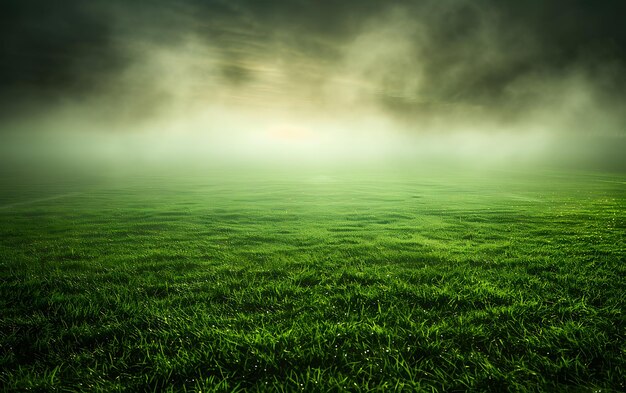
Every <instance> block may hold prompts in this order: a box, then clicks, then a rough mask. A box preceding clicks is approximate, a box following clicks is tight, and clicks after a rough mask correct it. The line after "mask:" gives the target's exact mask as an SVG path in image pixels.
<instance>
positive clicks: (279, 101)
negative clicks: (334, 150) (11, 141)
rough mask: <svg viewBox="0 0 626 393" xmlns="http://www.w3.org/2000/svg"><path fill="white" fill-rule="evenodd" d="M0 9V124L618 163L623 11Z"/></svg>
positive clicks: (14, 5) (275, 5)
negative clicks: (284, 135)
mask: <svg viewBox="0 0 626 393" xmlns="http://www.w3.org/2000/svg"><path fill="white" fill-rule="evenodd" d="M2 7H3V10H2V12H1V13H0V14H1V17H0V18H1V20H0V25H1V26H2V27H1V29H2V31H1V36H2V47H1V49H0V59H1V60H0V86H1V87H0V89H1V90H0V103H1V105H2V112H1V113H0V114H1V115H2V117H3V119H4V120H3V121H4V122H6V123H7V124H8V122H9V121H19V119H20V118H32V117H33V116H34V115H35V114H37V116H41V119H44V120H42V122H43V121H47V122H49V121H50V119H51V118H54V119H58V118H59V116H60V117H61V118H68V117H76V118H83V119H88V120H89V121H90V122H91V123H98V122H102V123H103V126H102V127H101V128H103V129H104V128H109V129H112V130H113V129H118V130H119V129H121V128H129V129H130V128H133V126H134V125H140V124H145V123H146V122H148V123H152V124H154V123H159V124H161V125H163V126H162V128H164V129H166V128H167V124H171V123H174V122H179V119H184V121H183V123H185V122H187V123H189V124H187V125H188V126H189V127H191V126H193V127H198V121H196V120H193V121H192V120H190V119H197V118H198V116H200V117H201V119H202V121H204V122H206V124H207V126H206V128H207V129H208V128H211V127H212V126H210V123H211V122H213V123H215V124H217V123H219V124H226V125H228V124H230V125H231V126H232V127H235V128H237V127H239V128H245V126H244V125H242V124H238V123H237V118H239V117H240V116H238V113H248V114H249V113H254V115H253V116H252V117H251V118H250V119H249V120H250V121H251V122H255V121H258V119H259V118H260V117H262V118H267V117H272V116H274V117H276V116H278V117H281V119H283V120H281V121H285V122H287V123H289V125H288V127H287V128H289V129H293V126H292V125H291V124H292V123H294V122H296V123H297V122H298V121H295V120H293V119H294V118H295V117H298V118H300V119H304V123H306V122H307V121H309V122H310V121H312V120H310V119H316V120H315V121H318V122H319V121H323V122H324V124H325V126H328V125H329V124H332V123H333V122H334V120H335V119H339V120H337V122H335V123H337V124H349V123H350V121H352V120H351V119H355V118H356V119H361V120H362V121H363V123H368V124H370V125H371V124H373V125H380V128H381V129H386V128H389V129H391V128H393V129H394V130H399V131H398V132H400V133H401V134H407V135H416V134H428V135H432V134H435V135H442V134H443V135H445V136H446V138H448V139H447V140H446V142H441V143H442V144H446V145H449V144H456V143H460V142H458V140H457V139H454V138H453V137H450V135H466V134H467V135H469V134H472V135H474V134H480V135H482V136H484V138H483V139H488V140H497V137H494V135H500V134H501V133H502V132H506V133H509V134H512V135H520V136H529V135H530V136H529V137H528V138H527V139H529V140H535V139H533V138H535V136H536V135H542V136H546V138H544V139H545V140H546V143H547V144H550V146H551V147H550V149H552V150H553V151H552V153H551V154H552V155H553V156H558V155H559V154H563V155H569V156H578V157H582V156H585V155H587V156H589V160H594V159H595V160H598V159H605V160H606V162H611V164H610V165H611V166H615V165H617V166H622V165H623V160H621V159H620V158H619V156H620V153H619V151H620V148H621V147H623V146H624V138H625V137H626V113H625V112H626V111H623V109H622V108H623V107H624V103H625V102H626V96H625V94H626V93H625V92H626V29H625V28H624V27H623V23H622V20H621V16H622V15H624V13H625V11H626V4H624V3H623V2H618V1H604V2H591V1H583V0H573V1H524V2H513V1H494V0H475V1H469V0H448V1H432V0H424V1H417V0H416V1H409V0H398V1H374V0H359V1H356V0H354V1H313V0H294V1H277V0H274V1H253V0H238V1H237V0H235V1H226V0H223V1H220V0H213V1H200V0H186V1H178V2H167V1H163V0H153V1H138V2H124V1H90V2H83V1H77V0H68V1H66V2H64V3H63V5H62V6H61V5H58V4H54V3H51V2H43V1H19V2H18V1H8V2H5V3H4V5H3V6H2ZM59 113H61V114H64V115H59ZM199 113H200V115H199ZM229 114H230V115H232V116H229ZM278 114H280V115H278ZM46 116H48V117H46ZM50 116H52V117H50ZM16 119H17V120H16ZM285 119H286V120H285ZM319 119H322V120H319ZM370 120H371V121H370ZM229 122H230V123H229ZM191 123H193V125H190V124H191ZM236 123H237V124H238V125H237V124H236ZM63 124H65V123H63ZM128 124H130V125H131V126H127V127H124V126H122V125H128ZM316 124H317V123H316ZM357 126H358V127H361V128H367V126H365V127H364V126H363V124H355V127H357ZM272 127H273V126H272ZM372 127H373V126H372ZM8 128H9V127H2V129H3V130H6V129H8ZM327 128H328V129H332V131H329V132H336V133H341V132H342V131H341V129H342V128H345V127H344V126H336V127H332V126H328V127H327ZM476 130H480V131H476ZM280 132H283V131H280ZM307 132H308V131H306V132H303V134H306V133H307ZM373 133H375V132H373ZM296 134H297V133H296ZM359 135H360V136H359ZM371 135H372V134H371V133H367V132H366V131H363V133H362V134H358V133H357V134H356V136H355V135H353V134H350V137H349V138H352V139H354V138H355V137H356V138H364V139H367V138H370V137H372V136H371ZM450 138H452V139H450ZM460 138H461V139H463V138H464V136H462V137H460ZM494 138H496V139H494ZM531 143H535V142H531ZM585 146H593V148H590V149H591V150H592V151H591V152H590V151H588V152H585V151H583V150H584V149H583V147H585ZM615 146H620V148H616V147H615ZM555 149H556V150H555ZM594 157H595V158H594ZM602 157H604V158H602Z"/></svg>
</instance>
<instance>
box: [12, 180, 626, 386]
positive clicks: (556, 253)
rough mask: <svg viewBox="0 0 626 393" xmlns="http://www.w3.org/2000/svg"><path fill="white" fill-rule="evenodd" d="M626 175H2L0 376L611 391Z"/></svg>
mask: <svg viewBox="0 0 626 393" xmlns="http://www.w3.org/2000/svg"><path fill="white" fill-rule="evenodd" d="M625 182H626V177H625V176H620V175H615V174H613V175H611V174H604V173H579V174H572V173H559V172H542V173H526V174H524V173H515V174H512V173H506V172H490V173H483V174H474V175H467V174H461V173H456V174H455V172H449V173H440V174H436V173H418V172H416V173H406V174H404V173H395V174H393V175H391V174H390V173H384V172H380V173H361V174H347V173H344V174H340V173H325V172H323V171H322V172H320V173H305V174H302V175H300V176H295V175H286V174H284V175H279V174H274V175H272V174H266V175H260V174H259V175H252V174H248V175H247V176H243V175H226V174H221V175H217V174H205V175H202V176H200V175H195V176H191V175H190V176H183V177H181V176H178V177H166V178H160V177H134V178H124V179H123V178H118V179H114V178H111V179H108V180H100V181H98V182H95V181H93V182H72V183H70V182H57V181H52V180H48V181H45V182H37V181H27V180H18V179H11V178H9V177H6V176H5V179H4V180H3V181H2V186H1V187H2V188H1V190H0V277H1V280H2V281H1V282H2V284H1V287H0V312H1V313H0V318H1V319H0V370H1V371H0V386H2V388H3V389H4V390H27V389H31V390H53V389H55V390H56V391H85V390H103V391H112V390H113V391H115V390H129V391H134V390H157V391H160V390H168V389H172V390H187V391H200V390H202V391H212V390H215V391H237V390H264V389H271V390H275V391H295V390H303V391H307V392H308V391H341V390H351V391H352V390H353V391H359V390H361V391H365V390H379V391H399V390H406V391H419V390H420V389H422V390H424V391H444V390H445V391H455V390H456V391H463V390H479V391H506V390H509V391H517V390H520V391H524V390H527V391H545V390H550V391H554V390H559V391H563V390H568V389H569V390H573V391H592V390H595V389H602V391H624V390H626V315H625V312H626V183H625Z"/></svg>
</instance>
